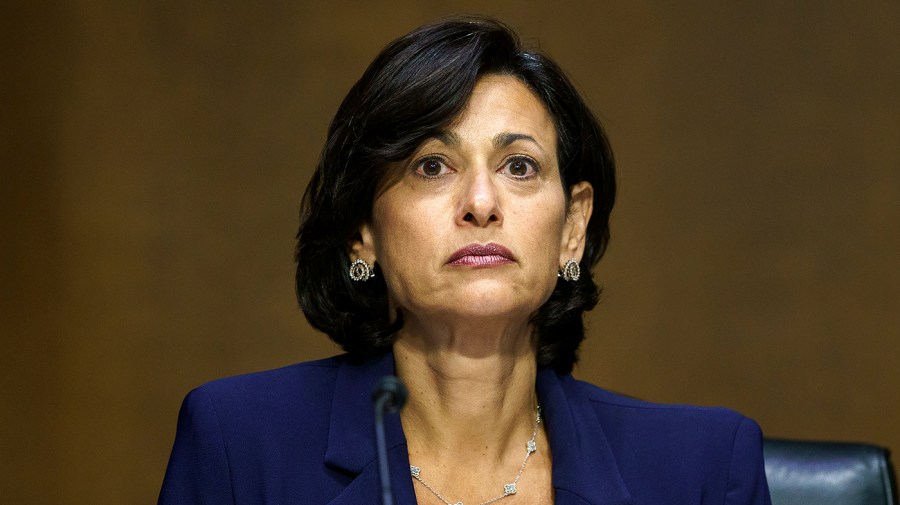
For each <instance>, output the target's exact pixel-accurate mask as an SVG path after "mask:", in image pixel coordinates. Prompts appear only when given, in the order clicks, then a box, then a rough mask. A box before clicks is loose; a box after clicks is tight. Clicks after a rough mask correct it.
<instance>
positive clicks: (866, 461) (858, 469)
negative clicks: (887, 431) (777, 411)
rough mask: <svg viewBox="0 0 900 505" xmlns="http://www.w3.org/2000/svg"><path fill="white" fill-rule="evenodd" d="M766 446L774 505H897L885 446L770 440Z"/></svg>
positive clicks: (768, 477) (765, 442)
mask: <svg viewBox="0 0 900 505" xmlns="http://www.w3.org/2000/svg"><path fill="white" fill-rule="evenodd" d="M763 448H764V451H765V463H766V479H767V480H768V481H769V492H770V494H771V496H772V505H897V502H896V501H895V500H896V487H895V486H896V483H895V482H896V481H895V480H894V474H893V468H892V467H891V464H890V458H889V453H888V451H887V450H886V449H884V448H882V447H878V446H874V445H868V444H855V443H845V442H807V441H798V440H779V439H766V440H765V441H764V445H763Z"/></svg>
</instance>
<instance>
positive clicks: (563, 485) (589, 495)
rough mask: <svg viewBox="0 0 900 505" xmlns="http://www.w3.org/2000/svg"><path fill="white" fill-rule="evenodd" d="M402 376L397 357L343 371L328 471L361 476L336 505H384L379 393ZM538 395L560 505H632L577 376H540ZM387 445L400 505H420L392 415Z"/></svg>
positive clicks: (543, 373)
mask: <svg viewBox="0 0 900 505" xmlns="http://www.w3.org/2000/svg"><path fill="white" fill-rule="evenodd" d="M394 373H395V369H394V355H393V353H387V354H385V355H384V356H383V357H381V358H379V359H377V360H375V361H371V362H368V363H366V364H362V365H358V364H352V363H349V362H346V361H345V362H343V363H341V365H340V367H339V369H338V372H337V379H336V382H335V388H334V396H333V399H332V405H331V427H330V431H329V433H328V449H327V450H326V452H325V464H326V465H327V466H328V467H330V468H333V469H335V470H337V471H339V472H341V473H344V474H348V475H351V476H356V477H355V478H354V480H353V481H352V482H351V483H350V484H349V485H348V486H347V487H346V488H345V489H344V490H343V491H342V492H341V494H339V495H338V496H337V497H335V498H334V499H333V500H332V501H331V502H330V503H329V505H356V504H359V503H376V502H377V501H378V500H379V499H380V498H379V494H380V492H379V489H380V486H379V477H378V463H377V461H376V454H375V428H374V423H375V415H374V413H373V410H372V390H373V389H374V388H375V384H376V383H377V382H378V379H379V378H381V377H382V376H385V375H393V374H394ZM537 393H538V397H539V398H540V402H541V411H542V415H543V419H544V422H545V423H546V427H547V433H548V437H549V439H550V445H551V448H552V451H553V487H554V488H555V490H556V499H555V502H556V505H586V504H588V505H627V504H630V503H631V497H630V495H629V493H628V489H627V488H626V487H625V483H624V481H623V480H622V476H621V475H620V473H619V469H618V465H617V464H616V460H615V457H614V456H613V453H612V449H611V448H610V446H609V443H608V441H607V439H606V436H605V435H604V433H603V429H602V427H601V426H600V422H599V420H598V418H597V414H596V411H595V410H594V406H593V405H592V404H591V402H590V401H589V400H588V399H587V398H585V397H584V396H583V395H582V394H580V393H579V392H578V391H577V387H576V384H575V382H574V380H573V379H572V377H571V376H568V375H567V376H559V375H557V374H556V373H555V372H554V371H552V370H548V369H542V370H539V371H538V376H537ZM385 438H386V442H387V448H388V459H389V461H390V463H389V464H390V468H391V483H392V485H393V492H394V502H395V503H396V504H397V505H408V504H414V503H416V498H415V490H414V489H413V484H412V479H411V478H410V476H409V473H408V471H407V469H408V468H409V453H408V449H407V447H406V437H405V436H404V434H403V427H402V425H401V423H400V416H398V415H395V414H389V415H387V416H385Z"/></svg>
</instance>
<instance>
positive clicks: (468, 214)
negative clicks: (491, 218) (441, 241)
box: [463, 212, 475, 222]
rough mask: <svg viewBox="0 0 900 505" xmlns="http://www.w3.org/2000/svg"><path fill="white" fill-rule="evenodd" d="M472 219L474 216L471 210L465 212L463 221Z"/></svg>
mask: <svg viewBox="0 0 900 505" xmlns="http://www.w3.org/2000/svg"><path fill="white" fill-rule="evenodd" d="M474 220H475V216H473V215H472V213H471V212H469V213H467V214H466V215H465V216H464V217H463V221H466V222H472V221H474Z"/></svg>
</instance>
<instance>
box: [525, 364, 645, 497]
mask: <svg viewBox="0 0 900 505" xmlns="http://www.w3.org/2000/svg"><path fill="white" fill-rule="evenodd" d="M537 390H538V398H540V402H541V411H542V415H543V417H544V420H545V422H546V426H547V433H548V437H549V439H550V446H551V449H552V451H553V487H554V488H555V490H556V499H555V502H556V505H585V504H590V505H626V504H630V503H631V495H630V494H629V493H628V489H627V488H626V487H625V482H624V481H623V480H622V476H621V474H620V473H619V468H618V465H617V464H616V459H615V456H614V455H613V452H612V449H611V448H610V446H609V442H608V441H607V439H606V436H605V435H604V433H603V427H602V426H600V422H599V420H598V419H597V414H596V411H595V410H594V407H593V405H591V403H590V401H589V400H588V399H587V398H585V397H583V396H582V395H581V394H579V393H578V391H577V390H576V387H575V383H574V380H573V379H572V378H571V377H570V376H566V377H560V376H559V375H557V374H556V372H554V371H553V370H549V369H542V370H539V371H538V378H537Z"/></svg>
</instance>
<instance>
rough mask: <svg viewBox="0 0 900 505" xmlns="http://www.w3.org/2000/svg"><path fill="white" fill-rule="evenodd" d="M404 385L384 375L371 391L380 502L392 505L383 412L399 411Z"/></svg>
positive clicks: (405, 395)
mask: <svg viewBox="0 0 900 505" xmlns="http://www.w3.org/2000/svg"><path fill="white" fill-rule="evenodd" d="M406 397H407V391H406V386H404V385H403V383H402V382H400V379H398V378H396V377H394V376H393V375H386V376H384V377H382V378H381V379H380V380H379V381H378V385H377V386H375V390H374V391H373V392H372V403H373V404H374V408H375V447H376V449H377V452H378V474H379V476H380V478H381V503H382V505H394V495H393V492H392V491H391V476H390V470H389V468H388V458H387V444H386V442H385V439H384V414H385V412H399V411H400V409H401V408H403V404H405V403H406Z"/></svg>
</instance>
